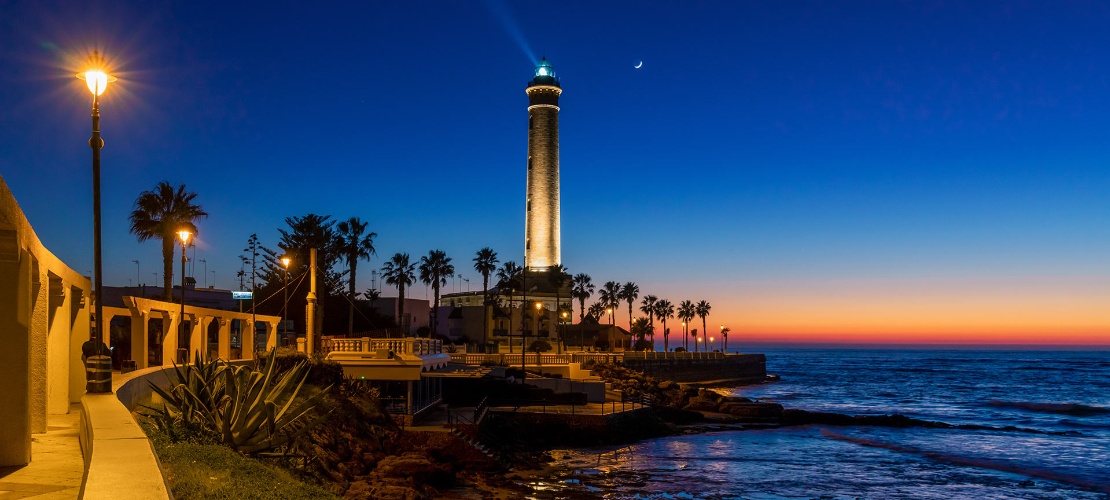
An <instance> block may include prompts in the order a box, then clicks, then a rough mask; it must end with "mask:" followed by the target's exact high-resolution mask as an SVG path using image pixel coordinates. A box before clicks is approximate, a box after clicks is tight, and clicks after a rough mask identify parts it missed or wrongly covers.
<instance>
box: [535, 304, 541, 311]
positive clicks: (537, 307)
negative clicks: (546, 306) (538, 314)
mask: <svg viewBox="0 0 1110 500" xmlns="http://www.w3.org/2000/svg"><path fill="white" fill-rule="evenodd" d="M540 309H543V304H542V303H540V302H536V310H537V311H539V310H540Z"/></svg>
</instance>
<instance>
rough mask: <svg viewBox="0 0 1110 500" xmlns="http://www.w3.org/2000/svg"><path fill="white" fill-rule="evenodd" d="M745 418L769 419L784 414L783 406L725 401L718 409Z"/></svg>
mask: <svg viewBox="0 0 1110 500" xmlns="http://www.w3.org/2000/svg"><path fill="white" fill-rule="evenodd" d="M717 411H719V412H721V413H727V414H729V415H732V416H734V417H739V418H743V419H757V420H769V419H777V418H779V417H781V416H782V414H783V408H782V405H780V404H778V403H742V402H725V403H723V404H721V406H720V407H719V409H718V410H717Z"/></svg>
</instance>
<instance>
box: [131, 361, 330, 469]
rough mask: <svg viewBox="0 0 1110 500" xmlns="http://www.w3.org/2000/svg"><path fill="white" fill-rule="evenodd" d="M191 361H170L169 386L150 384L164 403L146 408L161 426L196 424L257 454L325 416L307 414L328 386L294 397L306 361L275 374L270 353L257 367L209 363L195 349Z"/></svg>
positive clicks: (305, 374) (285, 443)
mask: <svg viewBox="0 0 1110 500" xmlns="http://www.w3.org/2000/svg"><path fill="white" fill-rule="evenodd" d="M195 359H196V360H195V361H194V362H193V364H191V365H188V364H187V365H183V366H177V365H176V364H175V365H174V371H173V372H172V374H171V380H170V386H169V387H168V388H165V389H163V388H161V387H158V386H157V385H154V384H151V388H152V389H153V390H154V392H155V393H157V394H158V395H159V396H161V397H162V399H163V400H165V402H164V403H163V405H162V408H155V407H151V406H147V407H146V408H148V409H150V410H152V413H150V414H148V416H150V417H152V419H153V421H154V423H155V425H157V426H158V427H159V428H162V429H163V430H167V431H172V426H174V425H181V426H183V427H186V428H193V427H198V426H199V427H203V428H205V429H208V430H209V432H212V433H214V434H217V435H218V439H219V440H220V441H222V442H223V443H224V444H226V445H228V446H230V447H232V448H233V449H235V450H236V451H239V452H241V453H258V452H262V451H266V450H270V449H273V448H276V447H286V446H289V445H291V444H293V442H294V441H295V440H296V439H297V438H298V437H300V436H301V435H302V434H304V433H305V432H307V431H308V430H310V429H312V428H313V427H315V426H317V425H319V424H320V423H321V422H322V421H323V420H324V418H326V417H327V414H326V413H325V414H321V415H318V416H316V418H314V419H312V420H311V421H308V420H307V418H306V416H307V415H308V414H309V412H311V411H312V410H313V409H314V408H315V407H316V406H317V405H318V404H319V403H320V400H321V399H322V398H323V397H324V395H325V394H326V393H327V392H328V390H330V389H331V386H328V387H327V388H325V389H324V390H321V391H318V392H316V393H315V394H312V395H311V396H308V397H300V399H299V400H298V397H299V396H301V390H302V389H303V388H304V385H305V379H306V378H307V377H308V372H309V366H308V360H302V361H301V362H299V363H297V364H296V365H294V366H293V367H292V368H290V369H289V370H286V371H285V372H283V373H280V374H275V366H276V365H277V356H275V355H274V352H273V351H271V352H270V355H269V356H267V357H266V363H265V365H264V366H263V367H262V370H261V371H259V370H256V369H254V368H250V367H245V366H231V365H229V364H227V363H226V362H225V361H220V360H216V361H208V360H206V359H204V358H203V357H201V356H200V355H199V353H198V355H197V356H196V357H195ZM169 433H170V434H171V436H172V435H173V432H169Z"/></svg>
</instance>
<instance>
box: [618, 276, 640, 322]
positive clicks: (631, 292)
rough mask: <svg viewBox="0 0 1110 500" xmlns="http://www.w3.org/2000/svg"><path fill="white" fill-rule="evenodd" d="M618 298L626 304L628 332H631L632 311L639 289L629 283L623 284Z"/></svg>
mask: <svg viewBox="0 0 1110 500" xmlns="http://www.w3.org/2000/svg"><path fill="white" fill-rule="evenodd" d="M620 296H621V298H622V299H624V300H625V301H627V302H628V330H629V331H632V310H633V305H634V303H635V302H636V299H637V298H639V296H640V287H638V286H636V284H635V283H633V282H631V281H629V282H628V283H625V284H624V286H623V287H621V293H620Z"/></svg>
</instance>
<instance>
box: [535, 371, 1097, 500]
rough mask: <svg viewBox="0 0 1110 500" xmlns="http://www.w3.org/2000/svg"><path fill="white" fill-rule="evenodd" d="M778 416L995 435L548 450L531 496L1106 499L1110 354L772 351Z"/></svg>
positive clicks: (832, 431)
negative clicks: (783, 410)
mask: <svg viewBox="0 0 1110 500" xmlns="http://www.w3.org/2000/svg"><path fill="white" fill-rule="evenodd" d="M766 354H767V369H768V372H769V373H774V374H777V375H780V376H781V380H780V381H779V382H774V383H768V384H763V385H758V386H750V387H737V388H732V389H726V391H727V392H730V393H731V394H733V395H737V396H745V397H749V398H753V399H758V400H763V401H774V402H778V403H781V404H782V405H784V406H785V407H787V408H798V409H805V410H813V411H827V412H836V413H845V414H850V415H886V414H895V413H898V414H903V415H907V416H910V417H913V418H917V419H923V420H931V421H938V422H945V423H949V424H953V425H960V424H972V425H977V426H989V427H991V429H978V430H965V429H934V428H929V429H926V428H909V429H894V428H883V427H835V426H819V425H812V426H803V427H791V428H782V429H767V430H745V431H728V432H717V433H709V434H697V435H683V436H674V437H666V438H660V439H653V440H648V441H643V442H640V443H637V444H634V445H631V446H624V447H619V448H616V447H610V448H595V449H587V450H566V451H559V452H556V453H555V456H556V457H557V460H556V464H555V465H556V466H557V467H556V470H559V471H560V472H559V473H556V474H554V475H552V476H550V477H545V478H541V479H540V480H539V481H536V482H535V483H533V487H534V488H535V494H534V495H533V497H534V498H581V497H607V498H750V499H800V498H827V499H840V498H883V499H886V498H922V499H944V500H952V499H961V498H981V499H986V498H990V499H994V498H1000V499H1004V498H1028V499H1065V498H1067V499H1070V498H1079V499H1106V498H1110V352H1106V351H1086V352H1074V351H1072V352H1068V351H1002V350H984V351H969V350H889V349H876V350H863V349H858V350H853V349H827V350H803V349H783V350H769V351H766Z"/></svg>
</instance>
